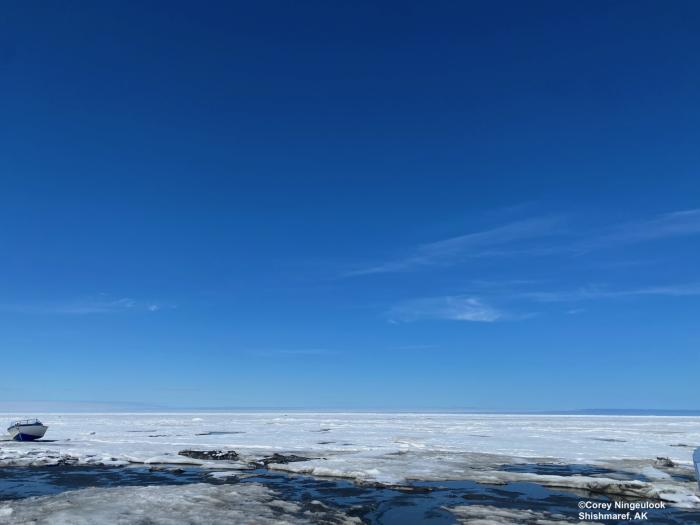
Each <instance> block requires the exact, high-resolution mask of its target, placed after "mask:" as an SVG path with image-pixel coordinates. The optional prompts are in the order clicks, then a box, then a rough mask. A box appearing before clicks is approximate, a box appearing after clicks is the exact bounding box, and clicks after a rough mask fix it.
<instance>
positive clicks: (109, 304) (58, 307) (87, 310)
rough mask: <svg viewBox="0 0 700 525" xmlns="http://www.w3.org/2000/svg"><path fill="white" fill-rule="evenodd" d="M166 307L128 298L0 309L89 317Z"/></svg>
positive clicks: (155, 309)
mask: <svg viewBox="0 0 700 525" xmlns="http://www.w3.org/2000/svg"><path fill="white" fill-rule="evenodd" d="M165 306H166V305H163V304H160V303H153V302H144V301H136V300H135V299H131V298H129V297H122V298H119V299H109V298H103V297H100V298H97V299H94V298H87V299H75V300H69V301H44V302H33V303H15V304H5V305H2V306H1V307H0V308H1V309H2V310H4V311H6V312H8V311H9V312H15V313H23V314H36V315H91V314H114V313H123V312H157V311H158V310H161V309H163V308H164V307H165Z"/></svg>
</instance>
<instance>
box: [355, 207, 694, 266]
mask: <svg viewBox="0 0 700 525" xmlns="http://www.w3.org/2000/svg"><path fill="white" fill-rule="evenodd" d="M698 234H700V209H689V210H682V211H675V212H671V213H665V214H661V215H658V216H656V217H653V218H651V219H644V220H639V221H630V222H624V223H618V224H612V225H609V226H607V227H605V228H602V229H598V230H593V231H592V230H588V231H586V230H585V228H584V230H583V231H579V232H573V231H571V230H570V229H569V228H567V227H566V225H565V223H564V221H563V220H562V218H561V217H551V216H550V217H539V218H531V219H525V220H520V221H514V222H510V223H507V224H504V225H502V226H498V227H495V228H491V229H488V230H483V231H478V232H472V233H467V234H465V235H459V236H456V237H451V238H449V239H443V240H440V241H436V242H431V243H426V244H422V245H419V246H418V247H416V248H415V249H414V250H413V251H412V253H409V254H408V255H406V256H404V257H400V258H396V259H391V260H388V261H386V262H383V263H379V264H375V265H373V266H368V267H364V268H359V269H355V270H352V271H350V272H347V273H346V274H345V277H357V276H363V275H372V274H388V273H397V272H407V271H414V270H420V269H427V268H431V267H448V266H452V265H455V264H458V263H460V262H463V261H466V260H469V259H474V258H484V257H500V256H544V255H555V254H560V255H567V254H568V255H580V254H585V253H587V252H590V251H595V250H601V249H605V248H609V247H615V246H619V245H625V244H635V243H642V242H648V241H654V240H660V239H666V238H674V237H683V236H692V235H698Z"/></svg>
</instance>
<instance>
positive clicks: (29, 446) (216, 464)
mask: <svg viewBox="0 0 700 525" xmlns="http://www.w3.org/2000/svg"><path fill="white" fill-rule="evenodd" d="M34 415H37V416H39V417H40V418H41V419H42V421H44V422H45V423H46V424H48V426H49V431H48V432H47V434H46V439H47V440H51V441H38V442H34V443H18V442H11V441H10V442H0V466H1V465H45V464H55V463H60V462H67V463H72V462H77V463H80V464H106V465H124V464H127V463H148V464H158V463H165V464H167V463H191V464H197V465H202V466H203V467H211V468H215V469H218V470H223V469H228V468H245V467H246V466H248V465H250V464H252V463H253V462H257V463H260V462H262V461H263V459H264V458H270V457H274V454H282V455H287V456H288V455H291V454H295V455H298V456H304V457H308V458H312V459H309V460H308V461H295V462H289V463H284V464H282V463H274V462H273V463H270V464H269V465H268V466H269V468H272V469H279V470H285V471H289V472H298V473H306V474H312V475H316V476H338V477H346V478H354V479H357V480H359V481H360V482H366V483H377V482H379V483H384V484H401V483H406V481H407V480H433V481H440V480H450V479H472V480H475V481H481V482H494V483H506V482H508V481H518V480H520V481H524V480H527V481H532V482H535V483H543V484H550V486H557V487H567V488H570V489H577V490H591V491H597V490H598V491H601V492H605V493H611V494H612V493H614V494H625V495H629V496H633V495H634V493H637V492H638V491H640V490H641V491H642V492H643V495H644V497H654V498H660V499H663V500H665V501H668V502H671V503H673V504H675V505H679V506H685V507H688V506H698V505H700V500H699V499H698V497H697V493H696V490H697V486H695V485H694V484H693V483H692V478H693V477H694V472H693V469H692V458H691V455H692V447H693V446H695V445H700V417H653V416H627V417H623V416H544V415H542V416H539V415H493V414H435V413H428V414H413V413H302V412H288V413H272V412H258V413H252V412H238V413H169V414H153V413H151V414H148V413H137V414H34ZM16 417H17V415H16V414H11V415H10V414H8V415H6V416H4V417H3V416H2V415H0V421H2V419H6V420H8V421H9V420H12V419H15V418H16ZM679 443H684V444H687V445H689V446H683V447H680V446H678V444H679ZM184 449H194V450H220V451H224V452H226V451H235V452H237V453H238V455H239V456H240V458H239V460H238V461H237V462H225V461H221V460H217V461H207V460H204V459H194V458H189V457H184V456H179V455H178V452H179V451H181V450H184ZM659 457H661V458H668V461H667V460H666V459H664V461H663V462H659V461H658V460H657V459H656V458H659ZM535 463H553V464H582V465H586V464H589V465H595V466H598V467H606V468H608V469H610V470H612V471H614V474H610V475H608V474H606V475H605V478H607V480H608V481H602V479H601V478H602V476H597V477H595V476H591V475H585V476H563V475H562V476H558V475H557V476H549V477H547V476H543V475H538V474H536V473H528V472H527V469H525V471H523V470H520V471H519V472H514V471H512V469H508V468H507V466H508V465H513V464H535ZM668 465H673V466H672V467H670V466H668ZM634 477H636V478H637V479H639V480H640V481H639V483H642V484H643V485H640V486H637V485H635V484H631V485H630V484H624V483H623V482H625V481H626V480H627V481H629V480H630V479H631V478H634ZM640 487H641V488H640Z"/></svg>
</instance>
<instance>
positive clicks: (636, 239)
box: [575, 208, 700, 252]
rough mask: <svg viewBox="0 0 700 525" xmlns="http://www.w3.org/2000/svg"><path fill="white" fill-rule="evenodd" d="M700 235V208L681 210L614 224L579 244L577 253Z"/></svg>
mask: <svg viewBox="0 0 700 525" xmlns="http://www.w3.org/2000/svg"><path fill="white" fill-rule="evenodd" d="M698 234H700V209H697V208H696V209H690V210H681V211H675V212H671V213H664V214H661V215H657V216H656V217H653V218H651V219H646V220H640V221H632V222H625V223H620V224H615V225H612V226H611V227H610V228H608V230H607V231H606V232H604V233H602V234H600V235H598V236H593V237H591V238H589V239H584V240H582V241H581V242H579V243H578V244H577V245H575V249H576V251H583V252H585V251H590V250H595V249H600V248H605V247H607V246H615V245H619V244H634V243H641V242H648V241H655V240H659V239H667V238H673V237H686V236H691V235H698Z"/></svg>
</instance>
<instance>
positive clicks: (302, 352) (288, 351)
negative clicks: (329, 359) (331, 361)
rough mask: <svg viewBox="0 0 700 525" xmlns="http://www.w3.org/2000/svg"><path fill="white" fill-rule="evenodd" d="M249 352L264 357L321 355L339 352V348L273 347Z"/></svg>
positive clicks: (331, 354)
mask: <svg viewBox="0 0 700 525" xmlns="http://www.w3.org/2000/svg"><path fill="white" fill-rule="evenodd" d="M247 353H250V354H253V355H257V356H264V357H284V356H287V357H297V356H298V357H314V356H315V357H321V356H333V355H338V354H339V352H338V351H337V350H330V349H327V348H272V349H263V350H249V351H248V352H247Z"/></svg>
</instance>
